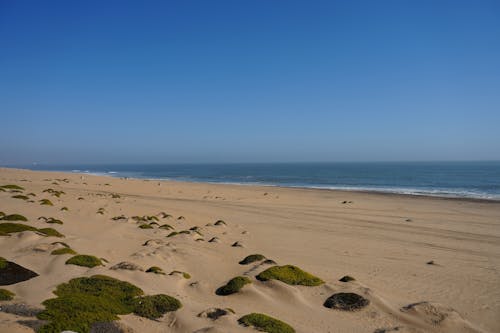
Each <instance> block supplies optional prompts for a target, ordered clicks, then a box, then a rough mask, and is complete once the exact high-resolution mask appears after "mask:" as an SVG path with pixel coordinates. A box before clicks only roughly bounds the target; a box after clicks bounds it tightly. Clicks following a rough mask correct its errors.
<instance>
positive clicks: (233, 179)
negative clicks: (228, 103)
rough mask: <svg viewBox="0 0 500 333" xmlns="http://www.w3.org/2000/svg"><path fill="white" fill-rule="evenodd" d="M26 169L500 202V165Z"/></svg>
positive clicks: (330, 164) (202, 166) (271, 165)
mask: <svg viewBox="0 0 500 333" xmlns="http://www.w3.org/2000/svg"><path fill="white" fill-rule="evenodd" d="M24 167H26V166H24ZM27 168H29V169H32V170H49V171H66V172H76V173H88V174H95V175H109V176H113V177H129V178H142V179H165V180H176V181H189V182H209V183H227V184H248V185H250V184H256V185H268V186H284V187H303V188H319V189H336V190H358V191H375V192H385V193H399V194H410V195H430V196H441V197H465V198H479V199H492V200H500V161H496V162H379V163H340V162H339V163H269V164H264V163H262V164H250V163H244V164H108V165H31V166H29V167H27Z"/></svg>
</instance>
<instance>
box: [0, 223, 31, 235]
mask: <svg viewBox="0 0 500 333" xmlns="http://www.w3.org/2000/svg"><path fill="white" fill-rule="evenodd" d="M23 231H38V229H37V228H35V227H32V226H29V225H26V224H21V223H0V233H1V234H7V235H8V234H13V233H16V232H23Z"/></svg>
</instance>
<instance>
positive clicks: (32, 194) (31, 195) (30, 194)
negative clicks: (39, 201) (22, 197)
mask: <svg viewBox="0 0 500 333" xmlns="http://www.w3.org/2000/svg"><path fill="white" fill-rule="evenodd" d="M26 195H27V196H30V197H36V194H35V193H33V192H31V193H28V194H26Z"/></svg>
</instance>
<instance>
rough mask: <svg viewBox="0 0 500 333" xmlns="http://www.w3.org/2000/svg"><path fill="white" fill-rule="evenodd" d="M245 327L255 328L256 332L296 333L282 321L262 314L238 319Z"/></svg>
mask: <svg viewBox="0 0 500 333" xmlns="http://www.w3.org/2000/svg"><path fill="white" fill-rule="evenodd" d="M238 323H240V324H241V325H243V326H253V327H254V328H255V329H256V330H258V331H262V332H267V333H294V332H295V330H294V329H293V328H292V327H291V326H290V325H288V324H287V323H284V322H282V321H281V320H278V319H275V318H273V317H269V316H267V315H265V314H262V313H251V314H248V315H246V316H243V317H241V318H240V319H238Z"/></svg>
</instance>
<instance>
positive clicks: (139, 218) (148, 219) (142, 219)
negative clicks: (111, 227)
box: [131, 215, 159, 222]
mask: <svg viewBox="0 0 500 333" xmlns="http://www.w3.org/2000/svg"><path fill="white" fill-rule="evenodd" d="M131 218H132V220H134V221H135V222H151V221H156V222H158V221H159V219H158V218H157V217H156V216H149V215H143V216H137V215H136V216H132V217H131Z"/></svg>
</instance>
